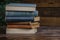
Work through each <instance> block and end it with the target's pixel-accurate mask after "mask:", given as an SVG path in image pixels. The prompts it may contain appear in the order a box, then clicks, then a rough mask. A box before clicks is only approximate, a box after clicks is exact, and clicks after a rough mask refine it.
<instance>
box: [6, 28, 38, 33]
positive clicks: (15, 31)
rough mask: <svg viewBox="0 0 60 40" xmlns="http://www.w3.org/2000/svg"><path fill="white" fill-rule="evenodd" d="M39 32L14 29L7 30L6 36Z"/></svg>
mask: <svg viewBox="0 0 60 40" xmlns="http://www.w3.org/2000/svg"><path fill="white" fill-rule="evenodd" d="M36 32H37V29H17V28H15V29H13V28H7V29H6V34H35V33H36Z"/></svg>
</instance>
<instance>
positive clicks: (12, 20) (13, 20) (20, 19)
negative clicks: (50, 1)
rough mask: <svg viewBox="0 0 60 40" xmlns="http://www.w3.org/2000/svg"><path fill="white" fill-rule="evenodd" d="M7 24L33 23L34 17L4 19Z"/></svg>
mask: <svg viewBox="0 0 60 40" xmlns="http://www.w3.org/2000/svg"><path fill="white" fill-rule="evenodd" d="M5 19H6V21H7V22H27V21H34V17H6V18H5Z"/></svg>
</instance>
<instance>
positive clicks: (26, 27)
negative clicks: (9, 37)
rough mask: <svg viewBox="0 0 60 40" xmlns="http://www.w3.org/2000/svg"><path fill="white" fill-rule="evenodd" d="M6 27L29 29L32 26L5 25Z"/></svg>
mask: <svg viewBox="0 0 60 40" xmlns="http://www.w3.org/2000/svg"><path fill="white" fill-rule="evenodd" d="M7 28H18V29H19V28H23V29H24V28H25V29H30V28H32V26H31V25H7Z"/></svg>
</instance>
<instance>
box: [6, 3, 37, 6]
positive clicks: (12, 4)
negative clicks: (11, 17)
mask: <svg viewBox="0 0 60 40" xmlns="http://www.w3.org/2000/svg"><path fill="white" fill-rule="evenodd" d="M7 6H18V7H20V6H22V7H36V4H26V3H10V4H8V5H7Z"/></svg>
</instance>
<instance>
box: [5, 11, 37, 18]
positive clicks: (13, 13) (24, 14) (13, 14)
mask: <svg viewBox="0 0 60 40" xmlns="http://www.w3.org/2000/svg"><path fill="white" fill-rule="evenodd" d="M34 16H38V11H29V12H28V11H25V12H24V11H7V12H6V17H34Z"/></svg>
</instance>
